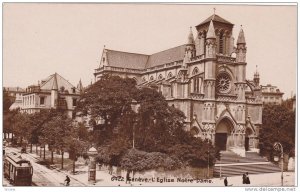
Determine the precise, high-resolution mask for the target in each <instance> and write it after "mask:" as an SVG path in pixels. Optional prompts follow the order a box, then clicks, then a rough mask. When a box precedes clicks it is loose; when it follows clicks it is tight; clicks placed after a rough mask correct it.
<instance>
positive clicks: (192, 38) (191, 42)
mask: <svg viewBox="0 0 300 192" xmlns="http://www.w3.org/2000/svg"><path fill="white" fill-rule="evenodd" d="M187 44H188V45H190V44H195V40H194V35H193V31H192V27H190V34H189V36H188V43H187Z"/></svg>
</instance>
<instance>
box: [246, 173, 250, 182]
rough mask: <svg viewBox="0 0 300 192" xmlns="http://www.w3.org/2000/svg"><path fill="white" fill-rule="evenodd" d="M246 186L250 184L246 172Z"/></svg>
mask: <svg viewBox="0 0 300 192" xmlns="http://www.w3.org/2000/svg"><path fill="white" fill-rule="evenodd" d="M246 184H250V178H249V175H248V172H246Z"/></svg>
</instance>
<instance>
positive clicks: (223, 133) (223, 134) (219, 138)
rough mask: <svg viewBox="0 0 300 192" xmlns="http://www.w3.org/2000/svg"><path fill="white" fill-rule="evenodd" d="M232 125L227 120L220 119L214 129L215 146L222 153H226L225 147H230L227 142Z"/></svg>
mask: <svg viewBox="0 0 300 192" xmlns="http://www.w3.org/2000/svg"><path fill="white" fill-rule="evenodd" d="M232 129H233V125H232V123H231V122H230V120H228V119H227V118H224V119H222V120H221V121H220V122H219V123H218V125H217V128H216V134H215V146H216V147H217V148H219V149H220V150H222V151H226V150H227V147H228V146H230V145H231V143H230V141H229V139H228V138H229V136H230V135H231V130H232Z"/></svg>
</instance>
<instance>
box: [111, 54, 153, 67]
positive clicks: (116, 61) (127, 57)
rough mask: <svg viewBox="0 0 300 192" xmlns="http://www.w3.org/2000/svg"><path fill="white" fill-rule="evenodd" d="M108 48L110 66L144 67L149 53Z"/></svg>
mask: <svg viewBox="0 0 300 192" xmlns="http://www.w3.org/2000/svg"><path fill="white" fill-rule="evenodd" d="M106 50H107V53H106V55H107V61H108V65H109V66H114V67H123V68H129V69H144V68H145V65H146V62H147V60H148V57H149V56H148V55H143V54H137V53H128V52H122V51H115V50H109V49H106Z"/></svg>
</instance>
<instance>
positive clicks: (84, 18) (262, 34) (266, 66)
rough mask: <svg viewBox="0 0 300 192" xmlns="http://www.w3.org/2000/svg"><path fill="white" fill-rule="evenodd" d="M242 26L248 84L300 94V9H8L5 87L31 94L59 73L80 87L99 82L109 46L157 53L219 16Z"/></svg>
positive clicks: (113, 6) (152, 6)
mask: <svg viewBox="0 0 300 192" xmlns="http://www.w3.org/2000/svg"><path fill="white" fill-rule="evenodd" d="M214 8H216V14H217V15H219V16H221V17H222V18H224V19H226V20H228V21H230V22H231V23H233V24H234V30H233V36H234V37H235V40H236V39H237V37H238V32H239V30H240V27H241V25H242V27H243V30H244V33H245V38H246V43H247V74H246V75H247V79H253V74H254V72H255V70H256V65H257V70H258V72H259V73H260V81H261V84H262V85H266V84H272V85H275V86H277V87H278V88H279V89H280V90H281V91H282V92H284V96H283V97H284V98H289V97H291V94H292V93H294V94H295V93H296V77H297V72H296V71H297V7H296V6H295V5H294V6H283V5H280V6H269V5H268V6H266V5H265V6H258V5H230V4H225V5H220V4H218V5H203V4H190V5H188V4H76V3H73V4H54V3H43V4H39V3H27V4H26V3H4V4H3V86H19V87H23V88H26V87H27V86H29V85H32V84H37V83H38V81H40V80H42V79H45V78H46V77H48V76H49V75H51V74H53V73H55V72H57V73H58V74H60V75H62V76H63V77H64V78H66V79H67V80H69V82H70V83H72V84H73V85H74V86H76V85H77V84H78V82H79V80H80V79H81V80H82V83H83V86H86V85H88V84H90V82H91V81H93V80H94V75H93V73H94V69H96V68H98V66H99V61H100V57H101V53H102V50H103V47H104V45H105V47H106V48H108V49H114V50H119V51H126V52H134V53H143V54H153V53H156V52H159V51H163V50H165V49H169V48H172V47H176V46H178V45H182V44H185V43H186V42H187V37H188V34H189V30H190V26H192V27H193V28H192V29H193V33H194V37H195V36H196V29H195V26H196V25H198V24H199V23H201V22H202V21H204V20H205V19H206V18H208V17H209V16H211V15H212V14H213V13H214Z"/></svg>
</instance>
